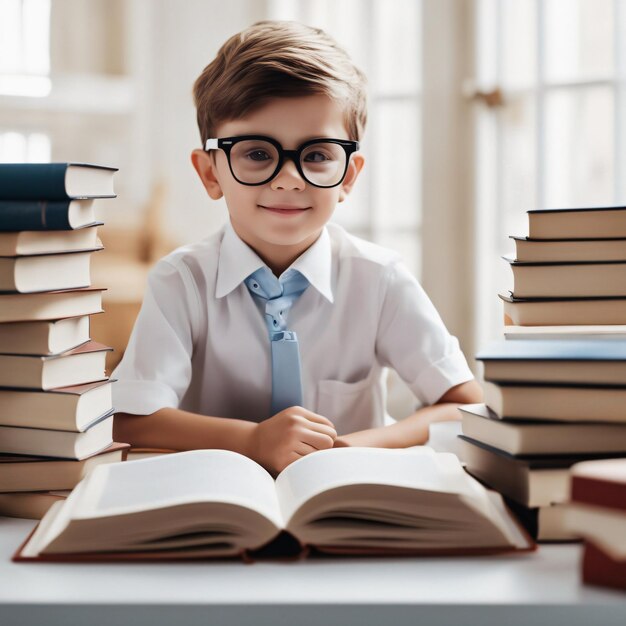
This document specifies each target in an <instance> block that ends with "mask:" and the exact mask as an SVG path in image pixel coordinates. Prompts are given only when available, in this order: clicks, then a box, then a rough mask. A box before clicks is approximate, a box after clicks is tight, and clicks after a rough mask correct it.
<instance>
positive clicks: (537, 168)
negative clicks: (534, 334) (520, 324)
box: [476, 0, 626, 345]
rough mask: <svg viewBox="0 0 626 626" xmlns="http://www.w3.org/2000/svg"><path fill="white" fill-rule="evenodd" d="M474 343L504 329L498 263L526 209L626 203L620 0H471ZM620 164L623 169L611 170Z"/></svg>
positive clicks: (505, 280) (524, 229)
mask: <svg viewBox="0 0 626 626" xmlns="http://www.w3.org/2000/svg"><path fill="white" fill-rule="evenodd" d="M476 6H477V14H476V31H477V32H476V41H477V42H478V44H477V49H476V59H477V78H478V85H479V87H480V88H481V89H482V90H490V89H493V88H494V87H496V86H498V87H500V89H501V90H502V92H503V95H504V103H503V106H501V107H499V108H491V109H490V108H487V107H480V110H478V111H477V117H476V124H477V132H476V137H477V147H476V148H477V159H476V181H477V184H476V189H477V194H476V205H477V219H478V229H477V231H478V243H477V246H476V249H477V251H478V259H477V263H478V268H477V276H479V277H480V280H479V281H478V285H477V291H478V293H477V308H478V315H477V316H476V319H477V320H478V327H477V329H476V332H477V340H478V344H479V345H480V344H481V343H484V342H485V341H486V340H487V339H490V338H494V337H497V336H499V335H501V332H502V306H501V302H500V301H499V299H498V298H497V293H498V292H505V293H506V292H508V291H509V289H510V288H511V285H512V275H511V272H510V269H509V267H508V264H507V263H506V262H505V261H503V260H501V259H500V256H501V255H502V254H509V253H511V251H512V250H513V249H514V247H513V245H512V243H511V242H510V240H509V239H508V236H509V235H522V236H523V235H527V234H528V222H527V217H526V211H527V210H529V209H535V208H548V207H567V206H569V207H575V206H593V205H603V204H613V203H620V202H624V196H625V191H626V189H625V176H624V174H625V172H624V167H623V158H621V155H622V154H623V153H624V150H625V149H626V146H625V139H626V137H625V136H624V127H625V121H626V119H625V113H626V110H624V102H625V100H624V87H625V85H626V82H625V81H626V75H625V73H624V69H625V67H624V44H623V40H624V36H623V34H624V18H625V16H624V7H623V3H621V2H620V1H619V0H519V1H516V2H510V1H507V0H477V5H476ZM617 165H620V166H621V169H619V168H618V167H617Z"/></svg>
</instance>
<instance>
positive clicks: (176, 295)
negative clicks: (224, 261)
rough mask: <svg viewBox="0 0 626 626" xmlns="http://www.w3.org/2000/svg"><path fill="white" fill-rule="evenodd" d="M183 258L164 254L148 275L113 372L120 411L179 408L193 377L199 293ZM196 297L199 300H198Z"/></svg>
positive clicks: (115, 396)
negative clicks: (175, 261)
mask: <svg viewBox="0 0 626 626" xmlns="http://www.w3.org/2000/svg"><path fill="white" fill-rule="evenodd" d="M186 269H187V268H186V266H185V265H184V264H183V263H180V262H179V263H178V264H177V265H174V264H173V263H172V262H170V261H168V260H165V259H162V260H161V261H159V262H158V263H157V264H156V266H155V267H154V268H153V269H152V270H151V271H150V273H149V274H148V283H147V287H146V292H145V295H144V299H143V303H142V305H141V310H140V312H139V315H138V316H137V320H136V322H135V326H134V328H133V331H132V333H131V336H130V339H129V342H128V346H127V348H126V351H125V353H124V356H123V358H122V360H121V362H120V363H119V365H118V366H117V367H116V368H115V370H114V371H113V373H112V374H111V378H115V379H117V381H116V382H115V383H114V384H113V404H114V406H115V410H116V411H118V412H121V413H132V414H135V415H149V414H151V413H154V412H155V411H157V410H159V409H161V408H164V407H173V408H177V407H178V406H179V404H180V401H181V399H182V397H183V395H184V394H185V392H186V390H187V388H188V387H189V383H190V381H191V358H192V354H193V326H194V324H193V322H194V315H196V316H197V314H198V311H197V295H196V294H195V293H190V291H191V290H193V281H192V279H191V277H190V275H189V276H186V275H185V274H184V272H185V270H186ZM194 298H195V299H194Z"/></svg>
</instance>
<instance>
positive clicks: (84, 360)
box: [0, 341, 113, 390]
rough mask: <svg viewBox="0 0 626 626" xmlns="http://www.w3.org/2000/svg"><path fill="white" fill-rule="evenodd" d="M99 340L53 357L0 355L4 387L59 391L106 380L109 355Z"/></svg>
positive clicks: (1, 382) (0, 378) (0, 379)
mask: <svg viewBox="0 0 626 626" xmlns="http://www.w3.org/2000/svg"><path fill="white" fill-rule="evenodd" d="M112 349H113V348H110V347H109V346H105V345H103V344H101V343H98V342H97V341H88V342H87V343H84V344H82V345H81V346H78V348H74V349H73V350H68V351H67V352H62V353H61V354H53V355H49V356H36V355H32V354H0V387H16V388H20V389H46V390H47V389H55V388H57V387H68V386H70V385H80V384H83V383H90V382H95V381H99V380H105V379H106V374H105V361H106V353H107V352H110V351H111V350H112Z"/></svg>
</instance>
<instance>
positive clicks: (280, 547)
mask: <svg viewBox="0 0 626 626" xmlns="http://www.w3.org/2000/svg"><path fill="white" fill-rule="evenodd" d="M309 552H310V547H309V546H307V545H306V544H303V543H302V542H301V541H300V540H299V539H298V538H297V537H295V536H294V535H292V534H291V533H290V532H289V531H287V530H283V531H281V532H280V534H278V535H277V536H276V537H274V539H272V540H271V541H270V542H268V543H266V544H265V545H264V546H261V547H260V548H256V549H255V550H244V551H243V553H242V558H243V560H244V562H245V563H254V562H255V561H283V562H292V561H300V560H302V559H306V558H307V556H308V555H309Z"/></svg>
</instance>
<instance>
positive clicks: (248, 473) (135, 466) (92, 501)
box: [76, 450, 282, 528]
mask: <svg viewBox="0 0 626 626" xmlns="http://www.w3.org/2000/svg"><path fill="white" fill-rule="evenodd" d="M87 480H88V481H89V484H88V485H87V488H86V489H84V490H83V494H82V498H81V501H80V502H79V503H76V505H77V508H76V511H77V512H78V513H79V514H80V516H81V517H101V516H110V515H117V514H123V513H133V512H138V511H145V510H151V509H158V508H163V507H168V506H174V505H178V504H186V503H195V502H225V503H231V504H237V505H240V506H243V507H247V508H250V509H253V510H255V511H258V512H259V513H261V514H262V515H264V516H265V517H267V518H268V519H270V520H271V521H272V522H273V523H274V524H275V525H276V526H278V527H279V528H280V527H282V518H281V515H280V509H279V505H278V500H277V498H276V491H275V489H274V480H273V478H272V476H271V475H270V474H269V473H268V472H267V471H266V470H265V469H264V468H263V467H261V466H260V465H258V464H257V463H255V462H254V461H252V460H251V459H249V458H248V457H246V456H244V455H242V454H238V453H237V452H232V451H229V450H191V451H188V452H177V453H174V454H167V455H163V456H158V457H151V458H147V459H142V460H137V461H133V462H132V463H115V464H112V465H106V466H99V467H96V468H95V469H94V471H93V472H92V473H91V474H90V475H89V477H88V479H87Z"/></svg>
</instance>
